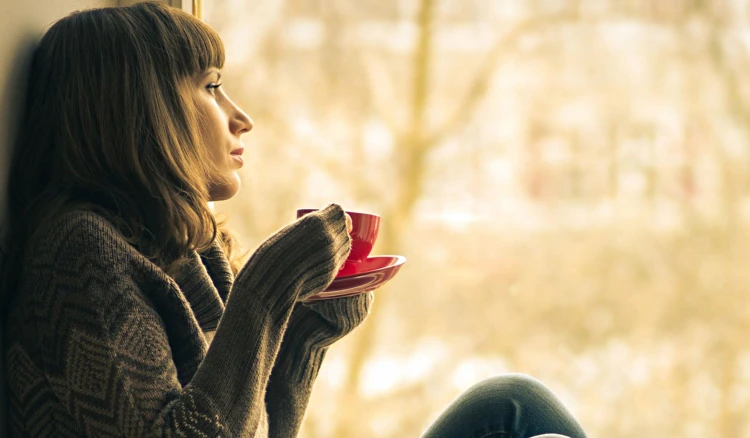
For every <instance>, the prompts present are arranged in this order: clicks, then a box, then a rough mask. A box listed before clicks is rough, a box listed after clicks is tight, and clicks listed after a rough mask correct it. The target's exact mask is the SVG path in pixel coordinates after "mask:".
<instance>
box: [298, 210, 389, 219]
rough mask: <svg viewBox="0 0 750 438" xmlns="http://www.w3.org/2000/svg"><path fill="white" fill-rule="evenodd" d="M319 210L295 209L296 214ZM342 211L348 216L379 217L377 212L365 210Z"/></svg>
mask: <svg viewBox="0 0 750 438" xmlns="http://www.w3.org/2000/svg"><path fill="white" fill-rule="evenodd" d="M319 210H320V208H298V209H297V214H299V213H300V212H301V211H305V212H308V213H312V212H313V211H319ZM344 213H347V214H348V215H350V216H351V215H352V214H356V215H360V216H374V217H377V218H379V217H380V215H379V214H376V213H369V212H366V211H354V210H344Z"/></svg>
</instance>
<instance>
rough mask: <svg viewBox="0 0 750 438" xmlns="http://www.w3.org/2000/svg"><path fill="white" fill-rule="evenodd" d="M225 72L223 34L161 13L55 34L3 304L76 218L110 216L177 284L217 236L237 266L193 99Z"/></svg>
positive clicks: (31, 101)
mask: <svg viewBox="0 0 750 438" xmlns="http://www.w3.org/2000/svg"><path fill="white" fill-rule="evenodd" d="M223 64H224V47H223V44H222V42H221V39H220V38H219V36H218V34H217V33H216V32H215V31H214V30H212V29H211V28H210V27H209V26H207V25H205V24H204V23H202V22H201V21H200V20H198V19H197V18H194V17H193V16H191V15H190V14H188V13H185V12H183V11H182V10H180V9H177V8H172V7H169V6H165V5H162V4H159V3H138V4H135V5H133V6H129V7H118V8H102V9H93V10H86V11H81V12H75V13H73V14H71V15H69V16H67V17H65V18H63V19H61V20H59V21H57V22H56V23H55V24H54V25H52V26H51V27H50V29H49V30H48V31H47V32H46V34H45V35H44V36H43V38H42V40H41V42H40V44H39V46H38V48H37V49H36V52H35V54H34V58H33V61H32V66H31V72H30V77H29V84H28V90H27V99H26V107H25V109H24V113H23V118H22V122H21V126H20V129H19V137H18V139H17V142H16V145H15V151H14V153H13V156H12V161H11V167H10V177H9V184H8V222H7V228H6V230H5V231H6V236H7V239H6V249H5V257H4V259H5V263H4V264H5V265H6V266H5V269H4V271H5V272H4V274H3V277H4V278H5V280H6V281H7V282H6V284H5V285H3V286H4V287H3V288H4V289H5V291H4V293H3V295H4V298H5V299H4V300H3V301H4V304H6V305H7V304H8V299H9V297H8V295H9V294H11V295H12V294H13V291H14V289H15V283H14V281H13V279H12V278H11V277H13V275H11V273H13V274H16V275H17V273H18V272H19V271H20V266H21V265H20V264H21V263H22V260H23V252H24V247H25V245H26V244H27V243H28V241H29V239H30V238H31V236H32V235H33V233H34V232H35V230H37V229H38V227H39V226H40V224H42V223H44V222H46V221H48V220H50V219H51V218H52V217H54V216H55V215H57V214H60V213H61V212H62V211H66V210H70V209H76V208H83V209H88V210H93V211H95V212H97V213H100V214H102V215H104V216H105V217H106V218H107V219H108V220H110V221H111V222H112V223H113V224H114V225H115V226H116V227H117V229H118V230H119V231H120V232H121V233H122V235H123V236H124V237H125V238H126V239H127V240H128V241H129V242H130V243H132V244H133V245H135V246H136V247H137V248H138V249H139V251H140V252H141V253H143V254H144V255H145V256H147V257H148V258H149V259H151V260H152V261H154V263H156V264H157V265H159V266H160V267H162V269H164V270H165V271H166V272H167V273H168V274H172V273H174V271H175V270H176V269H177V267H178V266H179V264H180V263H181V262H182V261H184V260H185V257H186V256H187V255H188V254H189V253H190V252H191V251H193V250H199V251H200V250H203V249H205V248H207V247H208V246H209V245H210V244H211V242H212V241H214V239H216V238H217V236H218V240H219V242H220V243H222V244H223V245H224V249H225V251H226V252H227V255H228V256H229V257H230V260H231V252H232V242H233V239H232V237H231V235H230V234H229V232H228V231H226V229H225V228H224V227H223V224H218V223H217V221H216V219H215V217H214V215H213V213H212V212H211V210H210V209H209V206H208V201H209V195H208V187H209V183H210V182H211V181H210V175H212V174H215V173H214V169H213V168H212V165H213V164H212V160H211V159H210V158H209V156H208V151H207V148H206V147H205V145H204V143H203V142H202V139H201V137H200V135H199V123H200V119H199V116H198V114H197V111H196V109H195V105H194V103H193V102H192V99H191V97H190V96H191V93H190V92H189V90H188V88H189V87H195V86H196V85H195V78H196V77H197V75H199V74H200V73H202V72H204V71H205V70H207V69H208V68H210V67H216V68H221V67H222V66H223ZM232 266H233V269H234V270H235V273H236V269H237V266H236V263H235V262H233V263H232Z"/></svg>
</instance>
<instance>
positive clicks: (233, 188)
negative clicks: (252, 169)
mask: <svg viewBox="0 0 750 438" xmlns="http://www.w3.org/2000/svg"><path fill="white" fill-rule="evenodd" d="M240 186H241V182H240V176H239V175H238V174H237V172H232V176H230V177H229V178H227V179H225V180H224V181H221V182H220V183H219V182H217V183H214V184H212V185H211V188H209V190H208V194H209V198H210V200H211V201H226V200H227V199H230V198H233V197H234V195H236V194H237V192H239V191H240Z"/></svg>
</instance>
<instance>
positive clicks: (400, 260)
mask: <svg viewBox="0 0 750 438" xmlns="http://www.w3.org/2000/svg"><path fill="white" fill-rule="evenodd" d="M405 262H406V257H404V256H374V257H368V258H366V259H365V260H363V261H361V262H359V263H347V264H346V265H345V266H344V268H343V269H342V270H341V271H340V272H339V275H338V276H337V277H336V278H335V279H334V280H333V282H331V284H330V285H329V286H328V288H327V289H326V290H324V291H323V292H320V293H318V294H317V295H313V296H311V297H309V298H307V299H306V300H305V301H304V302H306V303H309V302H312V301H319V300H328V299H331V298H341V297H348V296H351V295H357V294H361V293H365V292H370V291H373V290H375V289H377V288H379V287H380V286H382V285H384V284H385V283H386V282H388V280H390V279H391V278H393V277H394V276H395V275H396V274H397V273H398V271H399V269H401V266H402V265H403V264H404V263H405Z"/></svg>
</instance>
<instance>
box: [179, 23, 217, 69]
mask: <svg viewBox="0 0 750 438" xmlns="http://www.w3.org/2000/svg"><path fill="white" fill-rule="evenodd" d="M179 12H181V13H178V14H176V17H175V18H176V21H177V28H178V31H179V33H178V34H177V39H178V41H177V46H178V48H179V49H178V50H180V51H181V52H182V54H181V58H182V59H181V61H182V63H183V66H184V68H185V70H186V71H185V73H187V74H188V75H194V74H196V73H200V72H203V71H205V70H207V69H209V68H211V67H215V68H218V69H221V68H222V67H224V58H225V54H224V43H223V42H222V41H221V37H219V34H218V33H216V31H215V30H213V29H212V28H211V27H209V26H208V25H206V24H205V23H203V22H202V21H200V20H198V19H197V18H195V17H193V16H192V15H189V14H188V13H185V12H183V11H181V10H180V11H179Z"/></svg>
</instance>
